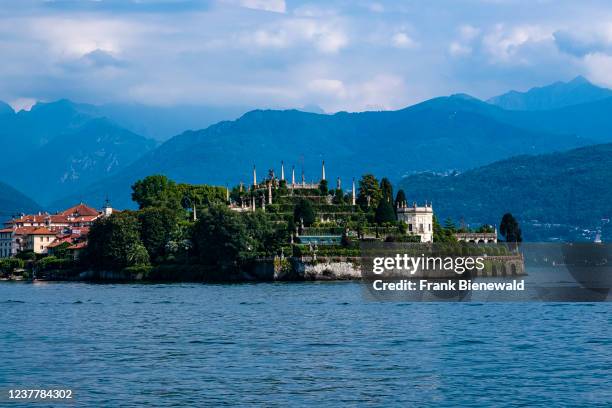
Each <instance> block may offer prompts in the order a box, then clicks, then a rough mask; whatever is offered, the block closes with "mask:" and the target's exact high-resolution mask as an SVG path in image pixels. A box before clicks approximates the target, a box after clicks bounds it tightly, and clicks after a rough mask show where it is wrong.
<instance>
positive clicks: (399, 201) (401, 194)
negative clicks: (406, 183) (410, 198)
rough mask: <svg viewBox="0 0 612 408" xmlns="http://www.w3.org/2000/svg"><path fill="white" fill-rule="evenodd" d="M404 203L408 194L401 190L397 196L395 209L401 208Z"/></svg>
mask: <svg viewBox="0 0 612 408" xmlns="http://www.w3.org/2000/svg"><path fill="white" fill-rule="evenodd" d="M404 202H406V193H404V190H401V189H400V190H399V191H398V192H397V195H396V196H395V207H396V208H397V207H399V206H400V205H401V204H402V203H404Z"/></svg>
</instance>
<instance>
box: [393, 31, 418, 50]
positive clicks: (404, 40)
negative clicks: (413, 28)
mask: <svg viewBox="0 0 612 408" xmlns="http://www.w3.org/2000/svg"><path fill="white" fill-rule="evenodd" d="M391 42H392V43H393V46H395V47H397V48H414V47H416V45H417V43H416V41H414V40H413V39H412V38H410V37H409V36H408V34H406V33H404V32H399V33H395V34H394V35H393V37H391Z"/></svg>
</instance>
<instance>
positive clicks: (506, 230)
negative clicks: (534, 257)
mask: <svg viewBox="0 0 612 408" xmlns="http://www.w3.org/2000/svg"><path fill="white" fill-rule="evenodd" d="M499 233H500V234H501V235H502V236H503V237H504V238H505V239H506V242H522V241H523V233H522V231H521V227H520V226H519V223H518V221H517V220H516V218H514V216H513V215H512V214H510V213H506V214H504V216H503V217H502V219H501V223H500V224H499Z"/></svg>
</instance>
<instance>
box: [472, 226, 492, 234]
mask: <svg viewBox="0 0 612 408" xmlns="http://www.w3.org/2000/svg"><path fill="white" fill-rule="evenodd" d="M476 232H479V233H492V232H495V228H494V227H493V226H492V225H486V224H483V225H481V226H480V227H478V229H476Z"/></svg>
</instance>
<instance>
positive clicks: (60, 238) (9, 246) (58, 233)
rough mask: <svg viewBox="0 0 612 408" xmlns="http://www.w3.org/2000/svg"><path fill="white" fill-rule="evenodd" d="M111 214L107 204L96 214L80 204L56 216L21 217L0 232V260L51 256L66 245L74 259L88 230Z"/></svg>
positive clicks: (40, 214)
mask: <svg viewBox="0 0 612 408" xmlns="http://www.w3.org/2000/svg"><path fill="white" fill-rule="evenodd" d="M112 213H113V209H112V207H111V206H110V204H109V203H108V201H107V202H106V203H105V205H104V208H103V209H102V210H100V211H99V210H96V209H95V208H92V207H89V206H87V205H85V204H83V203H80V204H78V205H75V206H73V207H70V208H68V209H66V210H64V211H60V212H58V213H56V214H48V213H38V214H23V215H21V216H19V217H17V218H14V219H12V220H10V221H7V222H5V223H4V225H5V228H4V229H0V258H8V257H12V256H15V255H17V253H19V252H22V251H33V252H34V253H36V254H48V253H53V251H54V250H55V249H56V248H57V247H59V246H60V245H61V244H62V243H64V242H66V243H68V244H69V252H71V254H72V255H73V256H74V257H75V258H76V257H77V256H78V254H79V253H80V252H81V250H82V249H83V248H84V247H85V246H87V235H88V234H89V228H90V226H91V225H92V224H93V223H94V222H95V221H96V220H97V219H99V218H101V217H107V216H110V215H111V214H112ZM70 248H72V249H70Z"/></svg>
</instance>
